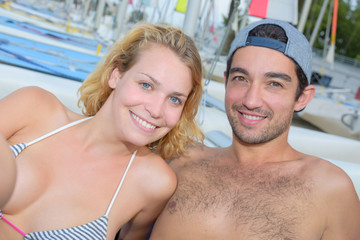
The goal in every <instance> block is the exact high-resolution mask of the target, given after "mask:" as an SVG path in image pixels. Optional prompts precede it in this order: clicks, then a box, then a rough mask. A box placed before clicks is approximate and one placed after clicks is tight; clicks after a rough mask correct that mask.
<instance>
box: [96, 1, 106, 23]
mask: <svg viewBox="0 0 360 240" xmlns="http://www.w3.org/2000/svg"><path fill="white" fill-rule="evenodd" d="M104 8H105V0H98V5H97V8H96V17H95V29H98V28H99V26H100V22H101V19H102V17H103V14H104Z"/></svg>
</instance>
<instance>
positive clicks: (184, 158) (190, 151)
mask: <svg viewBox="0 0 360 240" xmlns="http://www.w3.org/2000/svg"><path fill="white" fill-rule="evenodd" d="M218 151H221V148H213V147H208V146H206V145H204V144H201V143H195V144H192V145H190V146H188V147H187V149H186V151H185V152H184V153H183V154H181V155H180V156H177V157H175V158H172V159H169V160H168V163H169V164H170V166H172V167H175V166H180V165H184V164H186V163H194V162H197V161H199V160H202V159H206V158H208V157H210V156H213V155H214V154H215V153H217V152H218Z"/></svg>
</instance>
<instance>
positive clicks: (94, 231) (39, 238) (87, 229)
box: [25, 216, 108, 240]
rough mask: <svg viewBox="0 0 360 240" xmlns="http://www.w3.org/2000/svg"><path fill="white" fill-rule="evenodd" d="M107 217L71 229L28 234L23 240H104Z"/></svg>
mask: <svg viewBox="0 0 360 240" xmlns="http://www.w3.org/2000/svg"><path fill="white" fill-rule="evenodd" d="M107 223H108V217H107V216H102V217H101V218H98V219H96V220H95V221H92V222H89V223H87V224H84V225H80V226H77V227H72V228H65V229H59V230H52V231H41V232H33V233H29V234H27V235H26V236H25V240H106V232H107Z"/></svg>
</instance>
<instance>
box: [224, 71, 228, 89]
mask: <svg viewBox="0 0 360 240" xmlns="http://www.w3.org/2000/svg"><path fill="white" fill-rule="evenodd" d="M226 84H227V79H226V71H225V72H224V85H225V88H226Z"/></svg>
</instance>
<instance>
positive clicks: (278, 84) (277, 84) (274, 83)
mask: <svg viewBox="0 0 360 240" xmlns="http://www.w3.org/2000/svg"><path fill="white" fill-rule="evenodd" d="M270 85H271V86H273V87H282V85H281V84H280V83H278V82H271V83H270Z"/></svg>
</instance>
